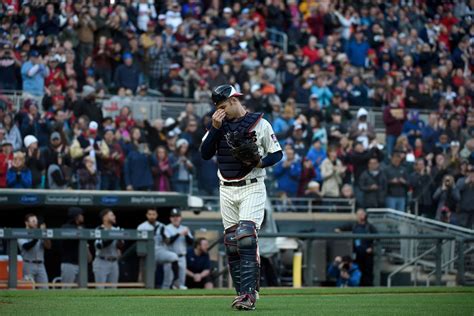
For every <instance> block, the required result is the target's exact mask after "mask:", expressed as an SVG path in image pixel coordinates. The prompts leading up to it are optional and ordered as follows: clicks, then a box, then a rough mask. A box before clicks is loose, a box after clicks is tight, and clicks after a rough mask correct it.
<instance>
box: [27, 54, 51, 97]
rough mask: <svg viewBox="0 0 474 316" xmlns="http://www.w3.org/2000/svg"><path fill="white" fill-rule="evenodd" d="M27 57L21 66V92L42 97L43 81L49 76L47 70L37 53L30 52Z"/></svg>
mask: <svg viewBox="0 0 474 316" xmlns="http://www.w3.org/2000/svg"><path fill="white" fill-rule="evenodd" d="M29 57H30V58H29V60H28V61H27V62H25V63H24V64H23V66H21V76H22V79H23V91H24V92H26V93H30V94H32V95H34V96H43V95H44V80H45V78H46V77H48V76H49V68H48V67H47V66H46V65H45V60H44V59H43V57H41V56H40V54H39V52H38V51H36V50H33V51H30V53H29Z"/></svg>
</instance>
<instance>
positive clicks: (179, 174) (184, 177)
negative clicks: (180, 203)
mask: <svg viewBox="0 0 474 316" xmlns="http://www.w3.org/2000/svg"><path fill="white" fill-rule="evenodd" d="M188 149H189V142H188V141H187V140H185V139H183V138H181V139H179V140H178V141H177V142H176V152H175V153H173V154H172V155H170V163H171V167H172V168H173V176H172V178H171V187H172V188H173V190H174V191H176V192H181V193H189V192H190V191H189V189H190V187H189V184H190V180H191V177H192V176H193V172H194V164H193V163H192V161H191V160H190V159H189V153H188Z"/></svg>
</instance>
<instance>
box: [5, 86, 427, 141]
mask: <svg viewBox="0 0 474 316" xmlns="http://www.w3.org/2000/svg"><path fill="white" fill-rule="evenodd" d="M2 98H3V99H5V98H6V99H8V103H11V105H12V106H13V108H14V109H16V110H18V109H20V108H21V107H22V105H23V103H24V101H25V100H26V99H33V100H35V101H36V102H37V103H38V104H41V100H42V97H36V96H32V95H29V94H25V93H24V92H23V91H19V90H15V91H13V90H9V91H3V92H2V93H0V101H1V99H2ZM97 102H98V103H99V104H101V105H102V110H103V114H104V116H115V115H117V114H118V113H119V111H120V109H121V108H122V107H124V106H128V107H129V108H130V109H131V110H132V112H133V115H134V118H135V119H147V120H149V121H152V120H154V119H157V118H163V119H165V118H168V117H175V118H176V117H178V116H179V114H180V113H181V112H183V111H184V110H185V107H186V104H189V103H190V104H193V105H194V109H195V113H196V114H197V115H199V116H201V117H202V116H203V115H205V114H206V113H208V112H209V111H210V110H211V105H210V104H209V103H207V102H198V101H196V100H194V99H189V98H170V97H162V96H156V95H155V96H146V97H140V96H126V97H118V96H116V95H105V96H104V97H102V98H98V99H97ZM296 107H297V108H298V109H300V110H304V109H306V108H307V107H308V105H307V104H297V105H296ZM40 108H41V107H40ZM40 110H41V109H40ZM358 110H359V107H355V106H351V107H350V111H351V113H352V114H353V115H354V117H355V116H356V114H357V111H358ZM367 110H368V111H369V115H368V121H369V122H370V123H372V124H373V125H374V126H375V129H376V131H377V132H378V133H383V132H384V131H385V125H384V123H383V109H380V108H375V107H367ZM413 110H415V109H413ZM417 111H419V113H420V119H422V120H424V121H427V117H428V115H429V113H430V112H429V111H428V110H424V109H418V110H417Z"/></svg>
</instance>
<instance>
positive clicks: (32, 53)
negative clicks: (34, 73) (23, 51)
mask: <svg viewBox="0 0 474 316" xmlns="http://www.w3.org/2000/svg"><path fill="white" fill-rule="evenodd" d="M29 55H30V57H39V55H40V54H39V52H38V51H37V50H32V51H30V54H29Z"/></svg>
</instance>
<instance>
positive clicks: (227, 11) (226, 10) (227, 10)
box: [224, 7, 232, 14]
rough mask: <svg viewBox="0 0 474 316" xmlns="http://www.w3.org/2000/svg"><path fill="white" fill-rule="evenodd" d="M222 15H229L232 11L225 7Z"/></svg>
mask: <svg viewBox="0 0 474 316" xmlns="http://www.w3.org/2000/svg"><path fill="white" fill-rule="evenodd" d="M224 13H230V14H232V9H231V8H229V7H225V8H224Z"/></svg>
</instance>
